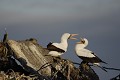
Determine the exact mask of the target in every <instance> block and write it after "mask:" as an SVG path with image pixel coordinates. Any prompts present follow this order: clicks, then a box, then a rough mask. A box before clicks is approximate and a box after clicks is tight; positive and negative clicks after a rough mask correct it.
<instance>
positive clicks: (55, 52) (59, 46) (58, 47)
mask: <svg viewBox="0 0 120 80" xmlns="http://www.w3.org/2000/svg"><path fill="white" fill-rule="evenodd" d="M76 35H78V34H69V33H64V34H63V35H62V37H61V42H60V43H51V42H50V43H49V44H48V45H47V49H48V50H49V53H48V54H47V55H50V56H54V57H59V56H60V55H62V54H64V52H66V51H67V48H68V41H67V40H68V39H73V40H76V39H77V38H74V37H73V36H76Z"/></svg>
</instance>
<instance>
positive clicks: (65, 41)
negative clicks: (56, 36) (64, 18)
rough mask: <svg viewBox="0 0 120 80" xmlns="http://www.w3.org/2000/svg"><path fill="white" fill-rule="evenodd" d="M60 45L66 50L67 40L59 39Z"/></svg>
mask: <svg viewBox="0 0 120 80" xmlns="http://www.w3.org/2000/svg"><path fill="white" fill-rule="evenodd" d="M60 44H61V45H63V47H64V48H66V49H67V47H68V42H67V39H63V38H61V43H60Z"/></svg>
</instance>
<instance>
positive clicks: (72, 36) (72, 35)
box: [68, 34, 78, 40]
mask: <svg viewBox="0 0 120 80" xmlns="http://www.w3.org/2000/svg"><path fill="white" fill-rule="evenodd" d="M77 35H78V34H70V36H69V38H68V39H72V40H77V38H75V37H74V36H77Z"/></svg>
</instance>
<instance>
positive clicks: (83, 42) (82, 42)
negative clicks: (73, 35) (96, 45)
mask: <svg viewBox="0 0 120 80" xmlns="http://www.w3.org/2000/svg"><path fill="white" fill-rule="evenodd" d="M77 44H84V45H85V46H87V45H88V40H87V39H86V38H80V41H79V42H77Z"/></svg>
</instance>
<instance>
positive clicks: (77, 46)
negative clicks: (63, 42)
mask: <svg viewBox="0 0 120 80" xmlns="http://www.w3.org/2000/svg"><path fill="white" fill-rule="evenodd" d="M85 47H86V46H85V45H84V44H76V46H75V50H76V51H77V50H81V49H84V48H85Z"/></svg>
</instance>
